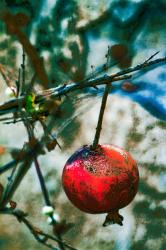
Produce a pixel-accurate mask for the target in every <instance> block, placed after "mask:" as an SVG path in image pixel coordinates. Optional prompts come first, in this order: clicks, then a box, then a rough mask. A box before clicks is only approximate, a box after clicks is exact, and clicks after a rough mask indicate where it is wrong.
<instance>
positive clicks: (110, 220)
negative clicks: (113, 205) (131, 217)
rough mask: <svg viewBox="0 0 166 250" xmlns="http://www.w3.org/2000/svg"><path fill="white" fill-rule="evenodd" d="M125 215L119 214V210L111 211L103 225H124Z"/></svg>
mask: <svg viewBox="0 0 166 250" xmlns="http://www.w3.org/2000/svg"><path fill="white" fill-rule="evenodd" d="M122 221H123V216H122V215H120V214H119V212H118V211H111V212H109V213H108V214H107V216H106V218H105V221H104V223H103V227H107V226H109V225H111V224H118V225H120V226H123V223H122Z"/></svg>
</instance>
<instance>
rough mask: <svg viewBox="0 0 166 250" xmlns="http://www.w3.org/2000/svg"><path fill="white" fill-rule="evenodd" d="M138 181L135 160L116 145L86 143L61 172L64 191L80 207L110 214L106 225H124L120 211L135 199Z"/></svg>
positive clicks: (95, 212)
mask: <svg viewBox="0 0 166 250" xmlns="http://www.w3.org/2000/svg"><path fill="white" fill-rule="evenodd" d="M138 181H139V174H138V168H137V164H136V162H135V161H134V160H133V158H132V157H131V155H130V154H129V153H128V152H126V151H125V150H124V149H122V148H120V147H118V146H115V145H97V147H96V148H95V149H92V147H91V146H87V145H85V146H83V147H82V148H80V149H78V150H77V151H76V152H75V153H74V154H73V155H72V156H71V157H70V158H69V159H68V161H67V162H66V164H65V166H64V169H63V174H62V184H63V187H64V190H65V193H66V195H67V196H68V198H69V200H70V201H71V202H72V203H73V204H74V205H75V206H76V207H77V208H79V209H80V210H82V211H84V212H87V213H92V214H98V213H108V215H107V216H106V220H105V222H104V224H103V226H107V225H109V224H111V223H117V224H119V225H123V224H122V220H123V217H122V216H121V215H120V214H119V213H118V210H119V209H121V208H123V207H125V206H127V205H128V204H129V203H130V202H131V201H132V200H133V198H134V196H135V195H136V193H137V188H138Z"/></svg>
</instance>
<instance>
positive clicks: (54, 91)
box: [0, 57, 166, 115]
mask: <svg viewBox="0 0 166 250" xmlns="http://www.w3.org/2000/svg"><path fill="white" fill-rule="evenodd" d="M162 62H163V63H165V62H166V57H163V58H158V59H156V60H152V61H148V62H146V61H145V62H144V63H142V64H138V65H137V66H135V67H131V68H128V69H125V70H121V71H119V72H117V73H115V74H111V75H106V74H105V75H104V76H101V77H98V78H95V79H92V80H87V81H86V80H85V81H84V82H83V83H82V82H81V83H80V84H79V83H71V84H68V85H63V86H58V87H56V88H51V89H48V90H44V91H42V92H39V93H37V94H36V104H40V103H43V102H44V101H45V100H46V99H47V98H49V97H51V98H59V97H61V96H64V95H65V94H68V93H70V92H73V91H76V90H80V89H85V88H89V87H94V86H98V85H105V84H109V83H110V82H115V81H121V80H124V79H129V78H131V77H132V76H131V75H128V74H130V73H133V72H136V71H138V70H143V69H146V68H148V67H150V66H152V65H157V64H159V63H162ZM20 103H21V105H22V107H25V96H23V97H19V98H17V99H13V100H11V101H9V102H6V103H4V104H2V105H1V106H0V115H5V114H8V113H14V112H17V111H18V109H19V104H20Z"/></svg>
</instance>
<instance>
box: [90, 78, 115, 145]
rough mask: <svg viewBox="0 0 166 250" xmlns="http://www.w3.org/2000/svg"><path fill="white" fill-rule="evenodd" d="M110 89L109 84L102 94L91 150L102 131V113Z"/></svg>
mask: <svg viewBox="0 0 166 250" xmlns="http://www.w3.org/2000/svg"><path fill="white" fill-rule="evenodd" d="M110 87H111V83H109V84H107V85H106V86H105V90H104V94H103V97H102V102H101V107H100V113H99V118H98V122H97V127H96V133H95V137H94V141H93V144H92V149H95V148H96V146H97V144H98V142H99V138H100V133H101V129H102V121H103V116H104V111H105V107H106V103H107V97H108V93H109V90H110Z"/></svg>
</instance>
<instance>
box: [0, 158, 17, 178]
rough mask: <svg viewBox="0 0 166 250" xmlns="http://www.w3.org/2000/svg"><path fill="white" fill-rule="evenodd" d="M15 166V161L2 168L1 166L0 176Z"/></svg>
mask: <svg viewBox="0 0 166 250" xmlns="http://www.w3.org/2000/svg"><path fill="white" fill-rule="evenodd" d="M16 164H17V161H16V160H13V161H10V162H8V163H7V164H5V165H4V166H2V167H1V168H0V175H1V174H3V173H4V172H6V171H8V170H9V169H11V168H13V167H14V166H16Z"/></svg>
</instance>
